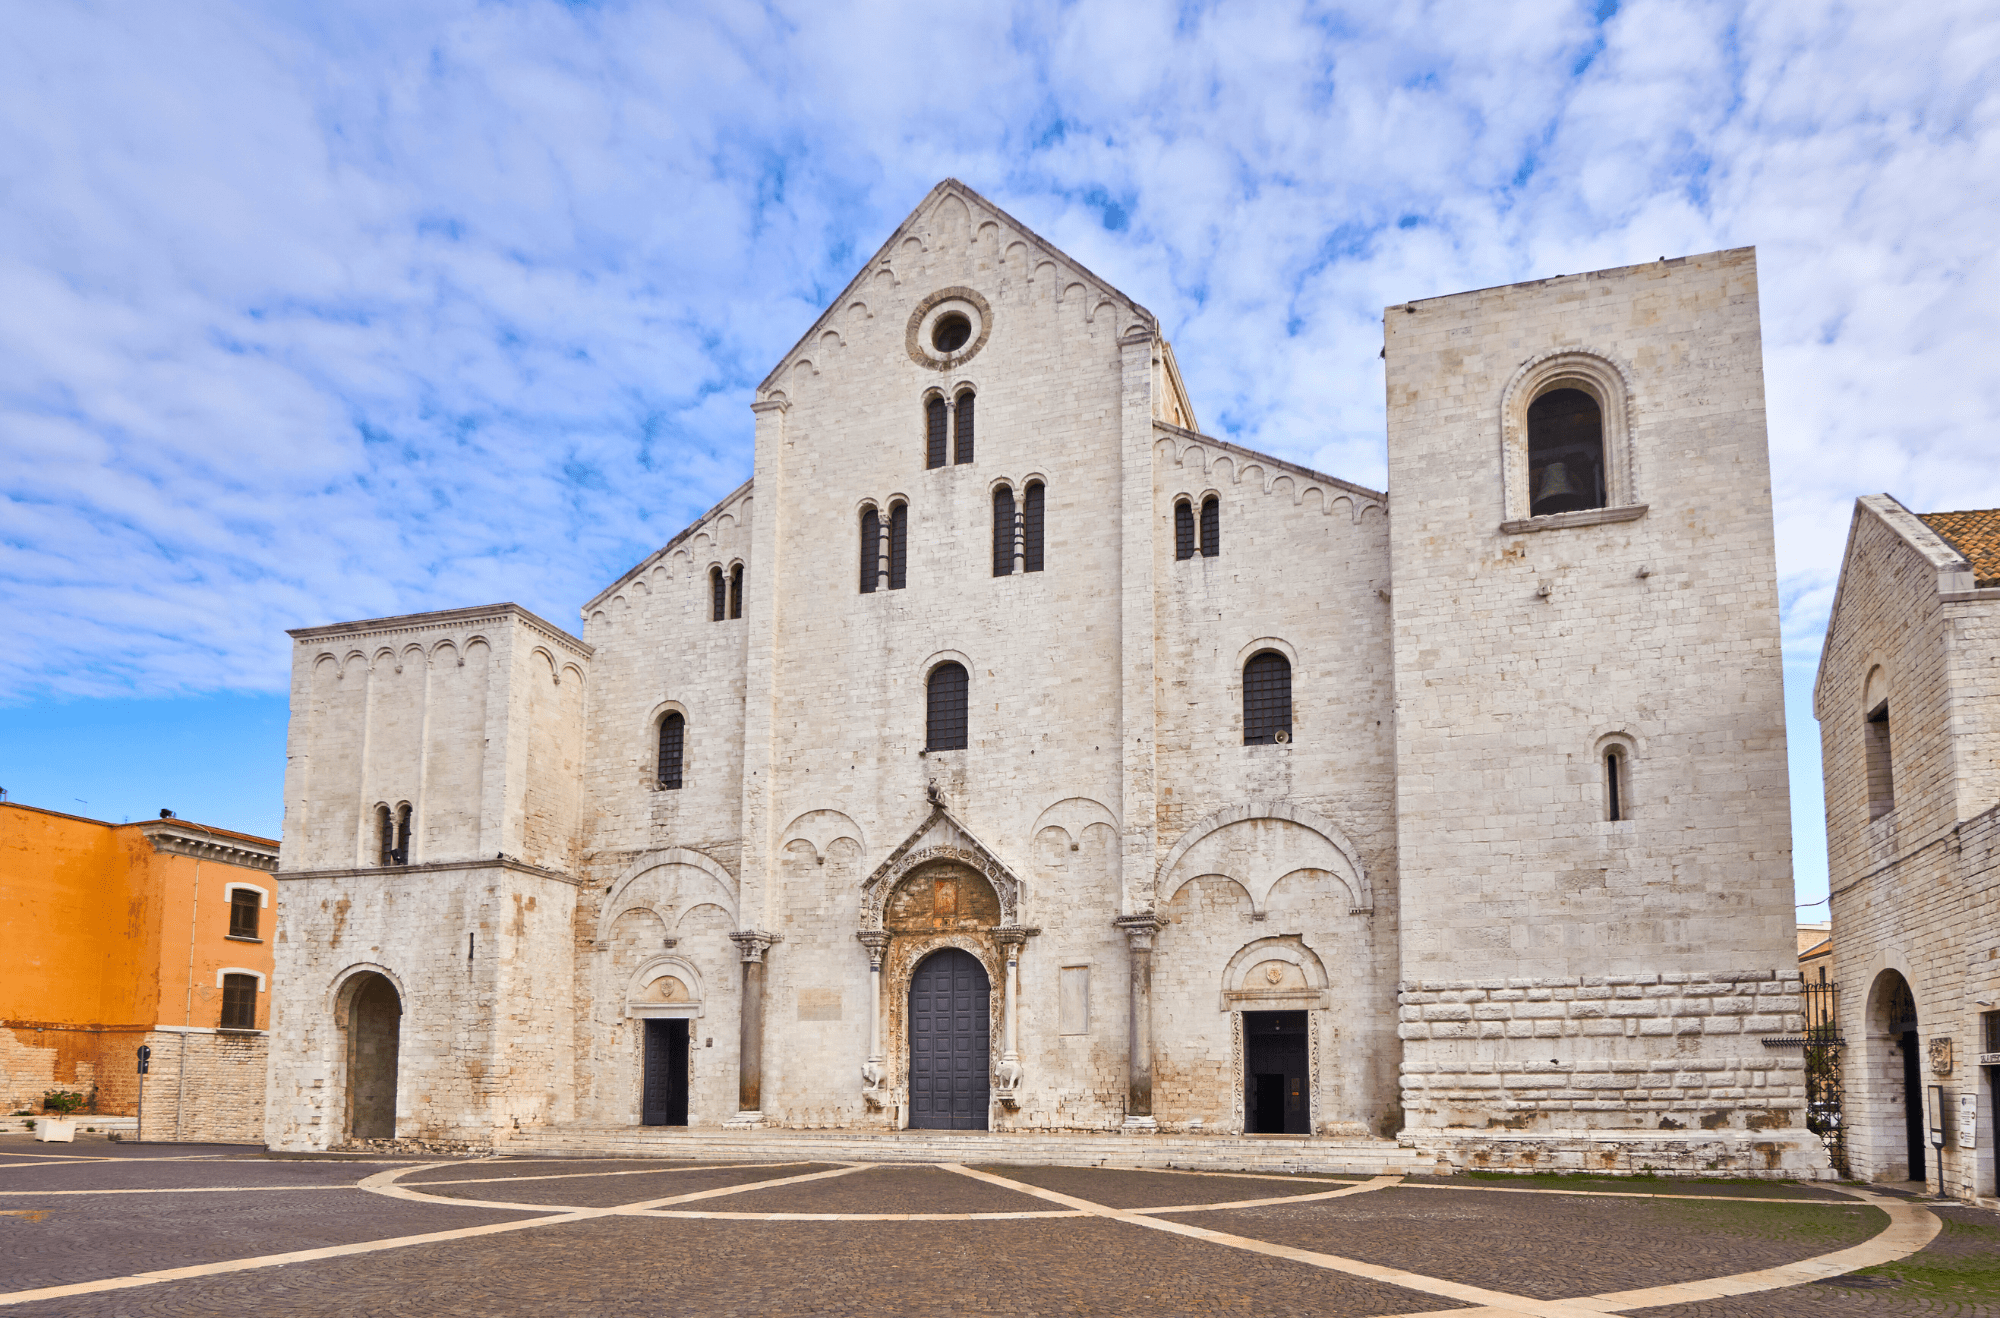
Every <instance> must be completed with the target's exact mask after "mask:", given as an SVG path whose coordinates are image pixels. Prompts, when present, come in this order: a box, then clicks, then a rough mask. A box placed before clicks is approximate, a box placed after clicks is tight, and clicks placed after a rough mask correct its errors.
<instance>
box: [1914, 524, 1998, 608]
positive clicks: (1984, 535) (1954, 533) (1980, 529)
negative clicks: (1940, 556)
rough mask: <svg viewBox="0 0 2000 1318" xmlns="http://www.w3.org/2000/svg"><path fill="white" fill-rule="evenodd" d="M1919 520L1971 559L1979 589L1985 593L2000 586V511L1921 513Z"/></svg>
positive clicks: (1975, 582) (1974, 580)
mask: <svg viewBox="0 0 2000 1318" xmlns="http://www.w3.org/2000/svg"><path fill="white" fill-rule="evenodd" d="M1917 517H1918V519H1919V520H1920V521H1922V522H1923V524H1924V525H1925V526H1928V527H1930V528H1931V530H1933V531H1936V532H1937V533H1938V534H1939V535H1941V536H1943V537H1944V538H1945V539H1946V541H1948V542H1949V543H1950V544H1951V547H1952V548H1953V549H1956V550H1957V551H1958V552H1959V553H1961V554H1964V555H1965V556H1966V558H1967V559H1969V560H1971V563H1972V576H1973V584H1974V585H1975V586H1977V587H1978V588H1979V589H1981V590H1984V589H1986V588H1987V587H1989V586H2000V508H1979V509H1975V510H1973V511H1971V512H1963V513H1918V514H1917Z"/></svg>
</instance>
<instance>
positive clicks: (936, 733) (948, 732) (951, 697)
mask: <svg viewBox="0 0 2000 1318" xmlns="http://www.w3.org/2000/svg"><path fill="white" fill-rule="evenodd" d="M970 685H971V683H970V681H969V680H968V679H967V677H966V673H965V666H964V665H963V664H939V665H938V666H937V667H936V668H934V669H932V670H931V680H930V687H929V690H928V691H927V692H926V697H927V699H926V702H925V710H924V749H925V750H927V751H962V750H964V749H965V701H966V695H967V691H968V689H969V688H970Z"/></svg>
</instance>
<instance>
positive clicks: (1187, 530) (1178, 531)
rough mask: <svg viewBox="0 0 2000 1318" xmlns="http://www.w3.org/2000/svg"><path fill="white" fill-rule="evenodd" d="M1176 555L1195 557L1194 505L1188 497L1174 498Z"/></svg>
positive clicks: (1178, 557)
mask: <svg viewBox="0 0 2000 1318" xmlns="http://www.w3.org/2000/svg"><path fill="white" fill-rule="evenodd" d="M1174 557H1175V558H1176V559H1181V558H1193V557H1194V505H1193V504H1192V503H1189V502H1188V501H1187V500H1186V499H1176V500H1174Z"/></svg>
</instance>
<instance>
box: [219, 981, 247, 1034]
mask: <svg viewBox="0 0 2000 1318" xmlns="http://www.w3.org/2000/svg"><path fill="white" fill-rule="evenodd" d="M217 1024H219V1025H220V1026H221V1027H222V1028H223V1029H225V1030H254V1029H256V1028H257V977H256V976H255V975H224V976H223V977H222V1019H221V1020H220V1021H218V1022H217Z"/></svg>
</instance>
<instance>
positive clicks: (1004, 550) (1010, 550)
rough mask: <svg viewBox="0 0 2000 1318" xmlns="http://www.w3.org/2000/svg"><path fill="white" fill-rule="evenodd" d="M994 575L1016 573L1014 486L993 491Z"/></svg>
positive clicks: (1001, 575)
mask: <svg viewBox="0 0 2000 1318" xmlns="http://www.w3.org/2000/svg"><path fill="white" fill-rule="evenodd" d="M993 575H994V576H996V577H1009V576H1012V575H1014V487H1013V486H1011V485H1002V486H1000V487H999V488H998V489H996V490H994V491H993Z"/></svg>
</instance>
